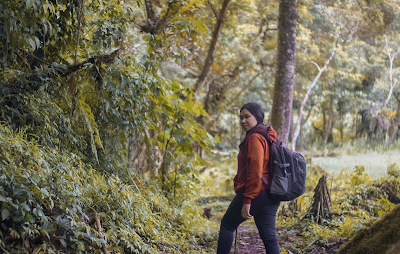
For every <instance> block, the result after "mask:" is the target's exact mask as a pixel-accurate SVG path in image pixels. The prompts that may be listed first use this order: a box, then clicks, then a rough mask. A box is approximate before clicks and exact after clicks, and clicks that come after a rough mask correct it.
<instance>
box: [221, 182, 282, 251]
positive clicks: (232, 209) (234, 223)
mask: <svg viewBox="0 0 400 254" xmlns="http://www.w3.org/2000/svg"><path fill="white" fill-rule="evenodd" d="M279 204H280V201H276V200H273V199H272V198H271V197H270V196H269V194H268V192H267V191H266V190H263V191H261V192H260V194H259V195H258V196H257V197H256V198H255V199H253V200H252V202H251V208H250V214H251V215H252V216H253V217H254V221H255V223H256V226H257V228H258V232H259V233H260V237H261V239H262V240H263V242H264V246H265V251H266V253H267V254H279V253H280V250H279V242H278V237H277V235H276V229H275V221H276V212H277V210H278V207H279ZM242 207H243V194H241V193H239V194H236V196H235V198H234V199H233V200H232V202H231V204H230V205H229V207H228V210H227V211H226V213H225V215H224V217H223V218H222V220H221V226H220V230H219V239H218V249H217V254H225V253H230V251H231V248H232V242H233V233H234V232H235V230H236V229H237V227H238V226H239V225H240V224H241V223H242V222H243V221H245V219H244V218H243V217H242V216H241V211H242Z"/></svg>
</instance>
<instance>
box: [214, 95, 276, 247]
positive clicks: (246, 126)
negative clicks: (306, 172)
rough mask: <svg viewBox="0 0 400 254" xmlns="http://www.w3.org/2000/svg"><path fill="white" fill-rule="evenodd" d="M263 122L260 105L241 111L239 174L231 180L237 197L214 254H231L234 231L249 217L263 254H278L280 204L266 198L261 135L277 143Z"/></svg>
mask: <svg viewBox="0 0 400 254" xmlns="http://www.w3.org/2000/svg"><path fill="white" fill-rule="evenodd" d="M263 121H264V111H263V110H262V108H261V106H260V105H259V104H257V103H247V104H245V105H244V106H243V107H242V108H241V109H240V125H241V126H242V128H243V130H245V131H246V137H245V139H244V140H243V141H242V143H241V144H240V146H239V148H240V151H239V154H238V171H237V174H236V176H235V178H234V187H235V193H236V196H235V198H234V199H233V200H232V202H231V204H230V205H229V207H228V210H227V211H226V213H225V215H224V217H223V218H222V220H221V226H220V231H219V239H218V249H217V254H224V253H230V250H231V247H232V242H233V233H234V231H235V230H236V229H237V227H238V226H239V225H240V224H241V223H242V222H243V221H245V220H247V219H250V218H251V217H252V216H254V221H255V223H256V226H257V228H258V232H259V233H260V237H261V239H262V240H263V242H264V246H265V250H266V253H267V254H279V253H280V250H279V242H278V237H277V235H276V230H275V220H276V212H277V210H278V207H279V204H280V201H277V200H274V199H272V198H271V197H270V196H269V194H268V192H267V190H266V189H267V186H266V185H265V184H264V182H263V180H262V176H263V175H264V176H265V178H266V179H267V180H269V171H268V159H269V145H268V142H267V140H266V138H265V137H264V136H263V134H264V135H269V137H270V139H271V140H276V137H277V135H276V132H275V131H274V130H273V129H272V127H269V128H267V126H265V125H264V123H263ZM260 132H263V134H261V133H260Z"/></svg>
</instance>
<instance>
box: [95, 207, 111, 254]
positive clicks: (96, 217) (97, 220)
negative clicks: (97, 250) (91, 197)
mask: <svg viewBox="0 0 400 254" xmlns="http://www.w3.org/2000/svg"><path fill="white" fill-rule="evenodd" d="M94 219H95V220H96V226H97V232H98V233H99V236H100V238H101V239H103V240H104V241H105V239H104V236H103V232H102V229H101V224H100V215H99V214H97V213H96V215H95V216H94ZM103 252H104V253H105V254H108V253H109V252H108V249H107V242H106V241H105V242H104V243H103Z"/></svg>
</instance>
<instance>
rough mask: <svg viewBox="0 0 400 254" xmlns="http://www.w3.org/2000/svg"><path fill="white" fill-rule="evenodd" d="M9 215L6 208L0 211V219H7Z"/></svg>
mask: <svg viewBox="0 0 400 254" xmlns="http://www.w3.org/2000/svg"><path fill="white" fill-rule="evenodd" d="M9 216H10V212H9V211H8V210H7V209H3V211H1V219H2V220H6V219H8V217H9Z"/></svg>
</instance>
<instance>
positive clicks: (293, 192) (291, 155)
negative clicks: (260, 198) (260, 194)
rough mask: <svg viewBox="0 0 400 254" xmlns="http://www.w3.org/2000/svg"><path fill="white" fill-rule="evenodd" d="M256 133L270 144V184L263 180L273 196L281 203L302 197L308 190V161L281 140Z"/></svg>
mask: <svg viewBox="0 0 400 254" xmlns="http://www.w3.org/2000/svg"><path fill="white" fill-rule="evenodd" d="M265 127H266V128H269V126H265ZM267 130H268V129H267ZM254 132H255V133H259V134H261V135H263V136H264V137H265V138H266V140H267V142H268V144H269V148H270V151H269V162H268V169H269V171H270V182H268V180H267V179H266V178H265V176H264V175H263V176H262V180H263V182H264V183H265V184H266V185H267V186H268V189H269V192H270V194H271V196H272V197H273V198H275V199H278V200H280V201H290V200H293V199H295V198H297V197H300V196H301V195H302V194H303V193H304V191H305V189H306V161H305V159H304V157H303V155H301V154H300V153H296V152H293V151H290V150H289V149H288V148H287V147H285V146H284V145H282V141H280V140H276V141H272V140H271V139H270V137H269V135H265V133H264V132H262V131H258V130H255V131H254ZM267 133H268V132H267ZM246 161H247V160H246Z"/></svg>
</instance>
